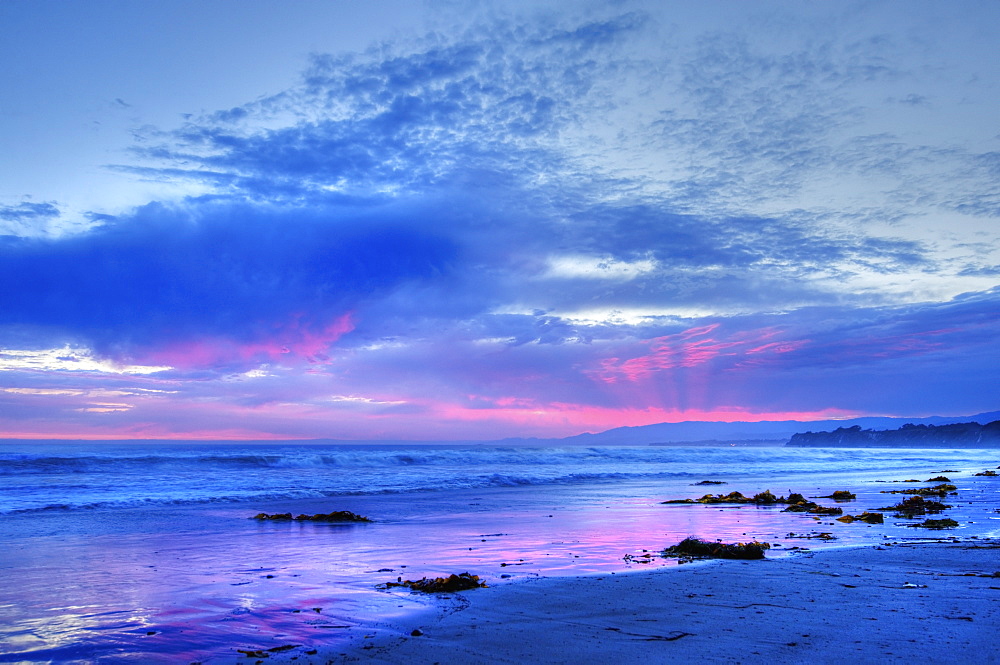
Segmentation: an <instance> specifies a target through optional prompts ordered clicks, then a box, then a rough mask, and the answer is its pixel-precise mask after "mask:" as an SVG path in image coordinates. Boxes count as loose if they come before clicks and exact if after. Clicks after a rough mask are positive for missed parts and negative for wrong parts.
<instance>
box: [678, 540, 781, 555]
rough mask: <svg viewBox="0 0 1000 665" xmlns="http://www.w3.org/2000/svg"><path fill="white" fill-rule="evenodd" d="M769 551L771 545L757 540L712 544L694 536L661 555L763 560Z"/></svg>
mask: <svg viewBox="0 0 1000 665" xmlns="http://www.w3.org/2000/svg"><path fill="white" fill-rule="evenodd" d="M769 549H771V545H770V544H768V543H760V542H757V541H756V540H754V541H751V542H748V543H719V542H715V543H712V542H709V541H707V540H701V539H699V538H695V537H693V536H692V537H689V538H685V539H684V540H682V541H681V542H679V543H678V544H676V545H673V546H671V547H668V548H666V549H665V550H663V552H662V553H661V555H662V556H670V557H678V556H679V557H706V558H712V559H763V558H764V551H765V550H769Z"/></svg>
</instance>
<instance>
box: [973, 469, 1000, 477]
mask: <svg viewBox="0 0 1000 665" xmlns="http://www.w3.org/2000/svg"><path fill="white" fill-rule="evenodd" d="M972 475H974V476H987V477H990V478H993V477H995V476H997V475H998V474H997V472H996V471H993V470H991V469H987V470H986V471H983V472H981V473H974V474H972Z"/></svg>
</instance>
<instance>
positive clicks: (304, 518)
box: [250, 510, 371, 522]
mask: <svg viewBox="0 0 1000 665" xmlns="http://www.w3.org/2000/svg"><path fill="white" fill-rule="evenodd" d="M250 519H255V520H270V521H277V522H289V521H292V520H294V521H297V522H371V520H370V519H368V518H367V517H363V516H361V515H358V514H357V513H352V512H351V511H349V510H335V511H333V512H332V513H318V514H316V515H299V516H298V517H292V514H291V513H275V514H273V515H268V514H267V513H257V514H256V515H254V516H253V517H252V518H250Z"/></svg>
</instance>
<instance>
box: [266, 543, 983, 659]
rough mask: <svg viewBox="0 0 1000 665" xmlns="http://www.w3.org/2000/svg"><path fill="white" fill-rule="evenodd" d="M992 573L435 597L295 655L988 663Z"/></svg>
mask: <svg viewBox="0 0 1000 665" xmlns="http://www.w3.org/2000/svg"><path fill="white" fill-rule="evenodd" d="M998 571H1000V540H992V541H987V540H981V541H966V542H961V543H960V542H954V541H953V542H937V543H921V544H916V543H903V544H896V545H886V546H877V547H872V546H868V547H863V548H853V549H840V550H823V551H819V552H803V553H799V554H796V555H795V556H792V557H786V558H781V559H765V560H763V561H710V562H704V563H692V564H686V565H683V566H679V567H674V568H671V569H658V570H651V571H638V572H629V573H619V574H614V575H612V574H606V575H595V576H585V577H568V578H540V579H536V580H525V581H519V582H517V583H513V584H506V585H501V586H497V587H494V588H489V589H475V590H471V591H465V592H461V593H454V594H448V595H446V596H444V597H441V598H438V599H437V600H436V602H435V603H434V607H433V609H429V610H427V611H425V612H424V613H423V614H420V615H417V616H410V617H408V618H407V619H406V620H405V625H404V624H401V623H397V624H393V623H389V622H384V623H376V624H374V625H372V626H371V627H370V629H369V630H368V631H367V632H365V634H361V633H360V632H359V633H358V635H357V637H356V639H354V640H353V641H352V642H351V643H350V644H349V646H348V648H346V649H345V648H344V647H340V648H338V649H336V650H335V651H330V652H326V653H324V652H323V651H322V650H321V651H320V652H319V653H318V654H316V655H303V654H302V653H301V652H300V653H298V654H296V655H298V656H299V658H298V659H297V662H300V663H301V662H303V661H304V660H305V661H306V662H329V661H333V662H362V663H407V664H410V663H413V664H422V663H426V664H427V665H431V664H432V663H439V664H440V665H450V664H454V665H458V664H462V665H468V664H472V663H573V664H574V665H576V664H579V663H615V664H617V665H625V664H628V663H642V664H643V665H649V664H650V663H689V662H701V663H747V664H751V663H768V664H773V663H807V662H808V663H842V662H851V661H853V662H856V663H864V662H880V663H886V662H889V663H893V662H906V661H920V662H922V663H956V662H958V663H967V662H977V663H996V662H1000V650H998V649H997V647H996V639H997V628H998V627H1000V572H998ZM400 593H404V594H405V593H406V592H400ZM414 630H417V631H419V632H420V633H422V634H419V635H412V634H411V633H412V631H414ZM291 656H292V653H291V652H289V654H288V655H287V656H284V654H282V655H278V654H274V656H273V657H271V658H269V662H272V663H273V662H279V661H284V660H285V658H290V657H291ZM309 659H312V660H309Z"/></svg>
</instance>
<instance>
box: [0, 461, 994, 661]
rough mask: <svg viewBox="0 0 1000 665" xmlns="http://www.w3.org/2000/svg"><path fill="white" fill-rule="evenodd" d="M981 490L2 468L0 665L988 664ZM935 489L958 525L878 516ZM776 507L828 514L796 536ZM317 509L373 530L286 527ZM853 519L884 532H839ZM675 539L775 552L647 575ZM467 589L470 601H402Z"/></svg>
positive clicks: (344, 470)
mask: <svg viewBox="0 0 1000 665" xmlns="http://www.w3.org/2000/svg"><path fill="white" fill-rule="evenodd" d="M997 464H998V460H997V455H996V451H990V450H843V449H841V450H836V451H831V450H824V449H815V450H794V449H788V448H782V447H759V446H758V447H748V448H729V447H727V448H696V447H687V448H664V447H653V446H650V447H604V448H564V449H555V448H516V449H515V448H490V447H461V446H451V447H440V448H421V447H419V446H406V447H398V446H396V447H392V446H386V447H381V448H374V447H373V448H356V447H345V446H304V445H292V444H285V445H274V444H269V445H266V446H264V445H262V446H257V447H253V446H245V445H244V446H238V447H234V446H225V445H221V444H213V445H208V444H204V445H191V446H182V445H176V446H173V447H171V446H162V445H161V446H153V445H145V446H125V445H122V446H117V447H115V446H112V445H108V444H86V445H83V444H80V445H77V446H67V445H62V444H61V445H59V446H55V447H49V448H46V447H45V446H39V445H31V446H23V447H21V448H16V447H8V448H7V449H6V450H3V451H0V472H2V473H3V475H4V492H3V493H2V494H0V552H2V555H0V575H3V576H4V579H6V580H8V581H9V583H8V584H6V585H3V586H2V588H0V663H22V662H23V663H97V662H99V663H102V664H104V663H109V664H112V663H114V664H117V663H122V664H130V663H203V664H206V665H207V664H209V663H218V664H235V663H241V664H242V663H256V662H258V661H261V662H266V663H280V662H288V663H291V662H294V663H296V664H299V663H327V662H334V663H337V662H352V661H360V662H366V661H368V662H385V663H411V662H416V663H422V662H426V663H428V664H430V663H435V662H437V663H494V662H496V663H513V662H533V663H535V662H537V663H550V662H551V663H560V662H576V663H581V662H618V661H620V662H623V663H624V662H643V663H661V662H680V660H685V661H686V660H690V659H691V658H695V659H697V660H701V661H704V662H720V663H728V662H733V663H735V662H746V663H753V662H764V661H765V660H768V661H770V662H835V661H836V662H839V660H838V659H840V660H842V659H843V658H846V657H852V658H855V659H856V660H860V662H868V661H871V660H873V659H874V660H878V661H879V662H886V661H889V662H892V660H893V659H904V658H909V657H911V656H914V655H915V654H916V655H919V656H920V657H921V658H922V660H923V661H924V662H946V661H947V662H969V659H970V657H971V656H972V655H975V657H976V662H990V660H989V659H990V658H995V656H993V652H992V651H991V650H990V649H989V648H988V646H989V640H990V639H992V638H993V632H992V630H991V628H990V627H991V626H993V625H994V624H996V623H997V618H998V617H997V616H996V614H995V612H996V609H995V608H996V606H997V601H998V600H1000V596H998V595H997V594H998V593H1000V591H998V590H997V587H1000V578H996V577H983V576H984V575H993V574H994V573H996V572H997V571H998V570H1000V557H998V556H997V554H998V553H1000V549H997V547H996V544H997V543H998V539H1000V512H997V510H998V508H1000V502H998V492H997V490H998V489H1000V479H998V478H997V477H988V476H978V475H976V474H977V473H981V472H983V471H984V470H987V469H995V468H996V467H997ZM942 474H946V477H947V478H948V479H949V484H951V485H953V487H954V489H948V490H941V491H942V492H944V495H943V496H939V495H936V494H935V495H933V498H937V499H940V500H941V501H943V502H945V503H946V504H947V505H948V506H949V507H948V508H946V509H942V510H941V511H940V512H935V513H929V514H919V515H907V514H902V513H900V512H897V510H895V509H890V506H894V505H897V504H900V503H901V502H903V501H907V500H908V499H909V498H912V497H913V496H916V495H915V494H914V492H918V493H919V492H928V491H931V492H933V491H935V490H934V488H935V487H937V486H939V485H941V484H942V481H940V478H941V477H942ZM792 491H794V492H797V493H798V492H800V493H802V495H803V496H804V498H805V500H806V503H809V504H811V505H815V506H817V507H820V508H823V509H824V510H827V511H833V513H832V514H831V513H830V512H825V513H813V512H808V511H806V512H790V511H788V510H787V508H791V507H792V504H790V503H789V501H790V500H791V496H792V495H791V492H792ZM845 491H849V492H850V493H851V494H852V495H853V498H848V499H844V500H837V499H835V498H832V497H835V496H837V495H836V494H835V493H836V492H845ZM734 492H739V493H740V494H741V496H743V497H744V499H743V500H741V501H738V502H736V503H733V502H732V495H733V493H734ZM772 492H773V494H772ZM706 494H707V495H712V496H715V497H718V495H723V496H724V497H726V499H725V501H724V502H722V503H715V502H707V503H701V502H699V500H700V499H701V498H703V497H704V495H706ZM758 495H759V497H760V501H758V500H757V497H758ZM930 496H931V495H929V497H930ZM768 497H774V498H775V499H776V502H770V499H769V498H768ZM678 502H679V503H678ZM795 505H798V504H795ZM880 509H881V510H880ZM837 510H840V511H842V514H841V513H837V512H836V511H837ZM334 511H350V512H352V513H354V514H356V515H359V516H363V517H365V518H368V519H370V520H371V521H363V522H353V521H345V522H336V521H334V522H328V521H322V520H312V519H295V518H296V517H298V516H299V515H302V516H305V517H311V516H315V515H322V514H329V513H331V512H334ZM870 511H875V512H880V513H881V514H882V515H884V522H883V523H877V524H871V523H867V522H864V521H860V520H859V521H853V522H845V521H840V519H839V518H840V517H844V516H851V517H855V516H861V515H863V514H864V513H866V512H870ZM260 513H264V514H266V515H275V514H288V515H289V517H290V518H291V519H277V520H273V519H257V518H256V516H257V515H259V514H260ZM945 518H946V519H952V520H954V525H952V526H951V527H949V528H946V529H941V530H934V529H928V528H922V527H921V528H914V527H920V526H921V525H922V523H923V520H925V519H945ZM688 536H697V537H699V538H702V539H704V540H707V541H710V542H714V541H716V540H718V541H723V542H726V543H736V542H750V541H756V542H761V543H767V544H768V545H769V546H770V548H769V549H768V550H767V551H766V553H765V554H766V557H765V558H764V559H763V560H753V561H712V560H710V561H702V560H693V561H691V562H687V563H679V561H684V560H685V559H679V558H677V557H671V556H662V554H661V553H662V551H663V550H664V549H665V548H668V547H670V546H672V545H676V544H677V543H679V542H680V541H681V540H683V539H685V538H686V537H688ZM465 572H468V573H469V574H470V575H477V576H479V577H480V579H481V580H482V581H483V582H484V583H485V584H486V585H487V588H475V589H470V590H467V591H461V592H454V593H421V592H416V591H411V590H410V589H408V588H406V587H399V586H392V585H393V584H394V583H396V584H398V583H401V582H404V581H407V580H420V579H422V578H425V577H427V578H434V577H438V576H448V575H450V574H459V573H465ZM414 631H417V633H416V634H414ZM890 652H891V653H890ZM673 659H677V660H676V661H675V660H673Z"/></svg>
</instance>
